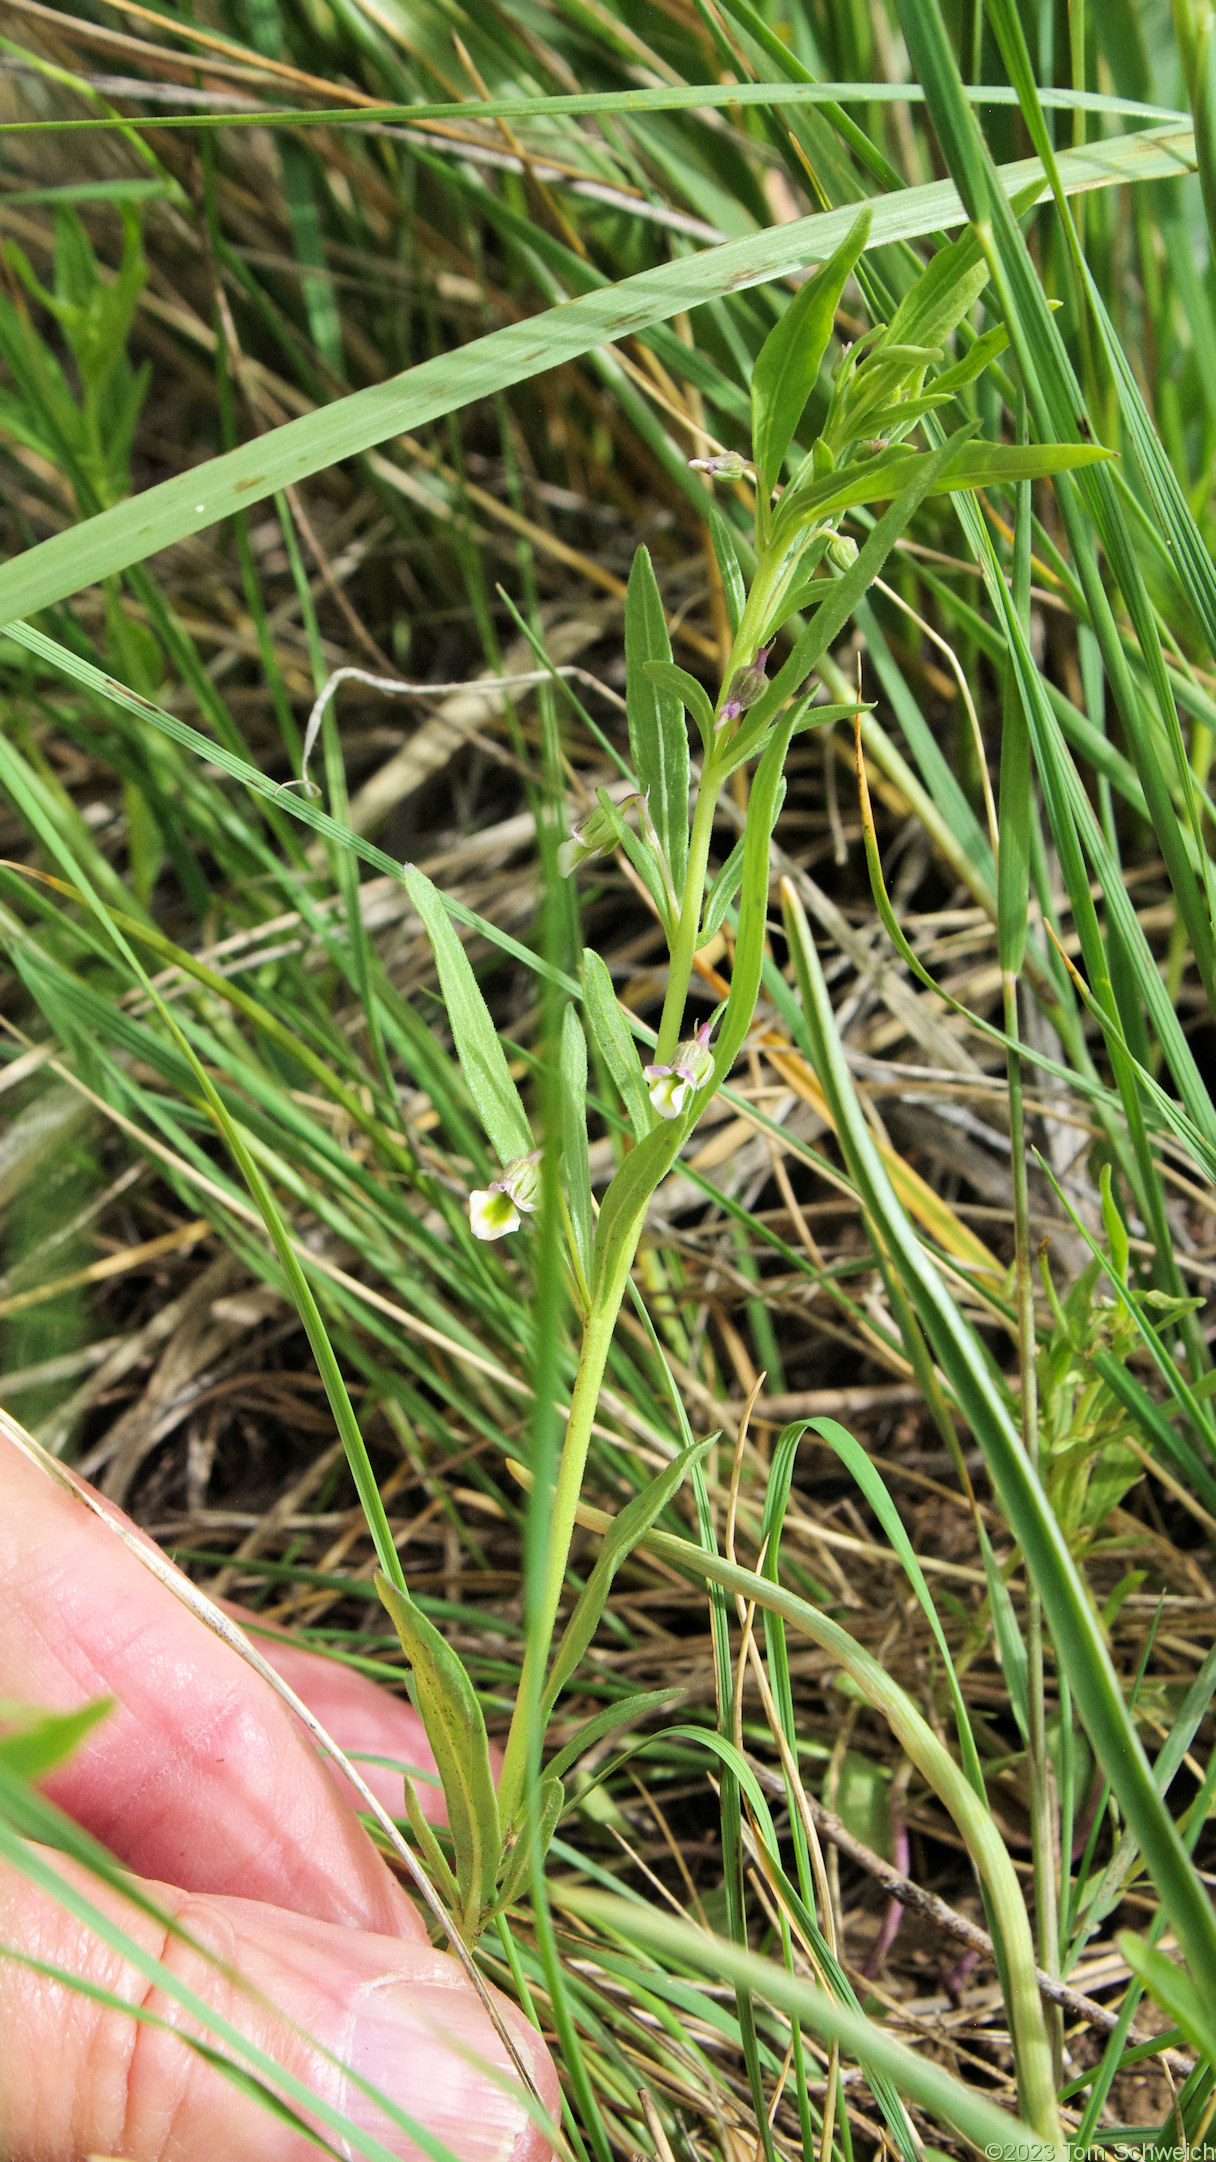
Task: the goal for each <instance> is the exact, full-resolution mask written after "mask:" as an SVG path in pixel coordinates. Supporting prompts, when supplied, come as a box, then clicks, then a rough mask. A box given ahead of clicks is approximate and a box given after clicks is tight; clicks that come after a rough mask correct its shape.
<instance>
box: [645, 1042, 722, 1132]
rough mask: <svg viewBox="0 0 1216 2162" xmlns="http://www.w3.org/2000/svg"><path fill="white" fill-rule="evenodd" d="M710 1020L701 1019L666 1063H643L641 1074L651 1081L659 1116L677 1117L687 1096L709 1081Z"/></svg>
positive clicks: (710, 1070) (712, 1068)
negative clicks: (691, 1034) (695, 1030)
mask: <svg viewBox="0 0 1216 2162" xmlns="http://www.w3.org/2000/svg"><path fill="white" fill-rule="evenodd" d="M712 1027H713V1022H712V1021H703V1022H702V1023H701V1026H700V1028H699V1029H698V1030H697V1033H696V1035H695V1036H693V1037H690V1039H689V1041H688V1042H687V1043H682V1044H678V1045H677V1047H676V1055H675V1057H674V1058H673V1059H672V1061H671V1064H670V1065H669V1066H643V1068H642V1078H643V1080H645V1081H649V1082H650V1084H651V1089H650V1101H651V1103H652V1104H653V1105H654V1108H655V1110H656V1111H657V1112H658V1114H659V1117H660V1118H661V1119H678V1118H679V1117H680V1114H681V1112H682V1111H683V1109H684V1106H685V1104H686V1103H687V1102H688V1099H689V1097H690V1096H691V1095H692V1094H693V1093H694V1092H695V1091H696V1090H697V1089H699V1088H702V1087H703V1086H704V1084H705V1083H706V1082H707V1081H708V1079H709V1077H710V1075H711V1073H712V1072H713V1070H714V1055H713V1052H712V1051H711V1050H710V1048H709V1032H710V1029H711V1028H712Z"/></svg>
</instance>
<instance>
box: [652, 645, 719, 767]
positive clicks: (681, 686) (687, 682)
mask: <svg viewBox="0 0 1216 2162" xmlns="http://www.w3.org/2000/svg"><path fill="white" fill-rule="evenodd" d="M646 673H647V675H648V676H649V677H650V680H651V682H652V683H653V684H654V686H655V688H656V690H660V691H667V692H669V693H670V694H671V695H672V696H673V697H675V698H678V699H679V700H680V702H681V704H682V705H684V706H686V707H687V709H688V711H689V713H691V715H692V717H693V719H694V721H695V722H696V724H697V727H698V728H699V729H700V731H701V741H702V742H703V743H704V745H705V748H706V750H708V749H709V747H710V745H711V744H712V742H713V740H714V708H713V700H712V699H711V698H710V695H709V692H708V691H707V690H706V688H705V686H704V684H703V683H698V682H697V679H696V677H695V676H690V675H689V673H688V670H687V669H686V668H677V667H676V664H675V662H674V661H647V663H646Z"/></svg>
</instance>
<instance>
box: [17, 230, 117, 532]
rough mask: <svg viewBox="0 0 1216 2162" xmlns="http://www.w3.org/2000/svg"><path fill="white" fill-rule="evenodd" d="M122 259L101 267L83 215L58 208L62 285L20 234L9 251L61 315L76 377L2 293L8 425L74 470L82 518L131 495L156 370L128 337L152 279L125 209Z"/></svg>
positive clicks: (34, 291) (31, 287)
mask: <svg viewBox="0 0 1216 2162" xmlns="http://www.w3.org/2000/svg"><path fill="white" fill-rule="evenodd" d="M122 221H123V249H122V261H121V263H120V264H119V267H118V270H117V272H116V273H115V275H114V276H113V277H112V278H109V279H106V278H103V277H102V274H101V268H100V265H99V264H98V261H97V257H96V255H95V253H94V251H93V247H92V244H91V242H90V240H89V237H88V234H87V233H86V231H85V229H84V226H83V224H82V223H81V220H80V218H79V217H78V216H77V214H76V212H75V211H74V210H72V209H70V208H66V207H64V208H59V209H57V210H56V212H55V256H54V273H53V278H54V282H53V285H52V286H51V287H49V288H48V287H47V286H45V285H43V284H42V282H41V280H40V279H39V278H37V277H36V276H35V274H34V272H33V270H32V269H31V267H30V264H29V260H28V258H27V257H26V255H25V253H24V250H23V249H21V248H20V247H19V246H18V244H17V242H16V241H15V240H10V241H9V242H8V243H7V245H6V247H5V251H4V252H5V255H6V258H7V260H8V262H9V264H10V265H11V267H12V269H13V270H14V271H15V273H16V275H17V278H18V279H19V281H20V283H21V285H22V286H23V287H24V288H25V291H26V292H27V293H28V294H29V296H30V298H31V299H32V300H35V301H37V302H38V303H39V304H40V305H41V306H42V307H43V308H45V309H46V311H47V313H48V314H49V315H51V316H53V318H54V320H55V321H56V322H57V323H58V325H59V328H60V331H61V332H62V335H63V339H64V343H65V344H66V346H67V348H68V351H69V353H70V354H71V357H72V361H73V363H74V369H75V376H76V382H75V385H74V386H73V384H72V383H71V381H70V380H69V377H68V375H67V374H66V373H65V371H64V369H63V367H62V366H61V364H60V362H59V361H58V360H57V359H56V357H55V355H54V353H53V352H52V351H51V348H50V346H49V345H48V344H47V342H46V340H45V339H44V338H43V337H42V336H41V334H40V333H39V331H38V329H37V328H36V326H35V324H34V323H33V321H32V319H31V317H30V313H29V310H28V308H26V307H25V306H24V304H23V303H22V301H21V300H20V299H19V298H13V297H12V296H11V295H9V294H7V293H3V294H0V360H3V362H4V364H5V367H6V368H7V370H8V373H9V376H10V379H11V385H12V387H11V388H10V389H6V390H5V391H4V392H3V394H2V395H0V429H3V430H4V431H5V432H6V433H7V434H9V435H11V436H13V437H14V438H15V439H16V441H17V442H19V443H24V444H26V445H28V447H29V448H30V449H31V450H36V451H39V452H40V453H41V454H42V456H43V457H45V458H48V459H49V460H50V462H51V463H52V464H53V465H54V466H56V467H58V468H59V469H60V470H61V471H63V472H65V473H66V474H67V475H68V478H69V479H70V481H71V483H72V489H73V492H74V494H75V496H76V501H77V505H78V507H79V510H80V513H81V516H82V517H87V516H88V515H89V514H90V512H92V511H97V510H104V509H106V508H107V507H108V506H109V505H110V504H112V503H118V502H120V501H121V499H122V497H123V496H125V495H127V494H129V492H130V487H131V444H132V440H133V438H134V434H135V425H136V422H137V421H138V419H139V415H140V410H141V408H142V406H143V402H144V398H145V396H146V394H147V389H148V382H149V378H150V374H151V370H150V368H149V367H148V366H147V364H146V363H145V365H144V366H143V367H141V368H135V367H133V366H132V364H131V361H130V360H129V358H128V356H127V340H128V337H129V335H130V331H131V325H132V322H133V320H134V316H135V310H136V307H137V306H138V303H139V296H140V294H141V292H142V291H143V288H144V284H145V281H146V279H147V274H148V273H147V264H146V263H145V261H144V253H143V246H142V242H141V238H140V227H139V218H138V215H137V213H136V211H135V210H134V209H133V208H132V207H131V206H130V205H129V204H126V205H124V206H123V213H122Z"/></svg>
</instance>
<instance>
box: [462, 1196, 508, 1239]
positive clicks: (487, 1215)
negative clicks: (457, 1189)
mask: <svg viewBox="0 0 1216 2162" xmlns="http://www.w3.org/2000/svg"><path fill="white" fill-rule="evenodd" d="M469 1227H470V1229H471V1231H472V1233H473V1237H474V1238H475V1239H503V1238H505V1237H506V1235H507V1233H508V1231H518V1229H519V1210H518V1209H517V1208H516V1206H515V1203H514V1202H513V1201H512V1199H511V1196H510V1194H507V1193H504V1192H503V1190H502V1187H501V1186H499V1185H494V1186H486V1187H484V1188H481V1189H479V1191H478V1192H476V1193H472V1194H470V1195H469Z"/></svg>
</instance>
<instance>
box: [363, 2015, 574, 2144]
mask: <svg viewBox="0 0 1216 2162" xmlns="http://www.w3.org/2000/svg"><path fill="white" fill-rule="evenodd" d="M512 2037H513V2039H515V2040H516V2046H517V2047H520V2046H521V2045H522V2047H521V2055H522V2056H523V2058H524V2062H525V2063H529V2062H530V2061H531V2059H532V2055H533V2052H532V2050H531V2049H530V2048H529V2047H528V2046H527V2044H526V2043H525V2042H524V2039H523V2037H522V2036H516V2033H515V2023H514V2022H513V2023H512ZM341 2054H342V2057H343V2060H344V2062H345V2063H346V2065H347V2066H348V2067H349V2070H350V2072H352V2073H354V2074H355V2075H356V2078H354V2079H352V2078H349V2077H347V2078H346V2079H344V2081H343V2089H344V2092H343V2097H342V2102H341V2107H342V2109H343V2110H344V2111H345V2113H346V2114H347V2115H348V2116H349V2117H350V2118H351V2119H352V2121H353V2122H354V2123H355V2124H357V2125H358V2127H359V2129H360V2131H363V2132H371V2133H374V2135H375V2137H376V2138H377V2139H378V2140H381V2141H382V2142H383V2144H384V2146H386V2147H387V2148H388V2149H389V2152H390V2153H391V2154H394V2155H400V2156H402V2157H409V2158H411V2162H413V2158H414V2157H419V2158H421V2156H422V2155H423V2152H424V2150H423V2149H422V2148H420V2147H419V2145H418V2142H417V2140H416V2139H413V2138H411V2137H410V2134H409V2132H408V2130H406V2129H404V2128H403V2127H402V2125H401V2124H399V2123H397V2122H395V2121H394V2119H393V2118H392V2117H390V2116H389V2115H388V2114H387V2113H386V2112H385V2111H384V2110H383V2109H381V2108H380V2107H378V2105H377V2104H376V2102H374V2101H373V2099H372V2097H371V2096H370V2095H369V2094H367V2093H365V2092H364V2090H363V2088H362V2087H360V2086H359V2085H358V2081H359V2080H366V2081H367V2083H368V2085H369V2086H371V2087H374V2088H376V2089H377V2090H378V2091H379V2093H381V2094H382V2095H384V2096H385V2097H386V2098H387V2099H388V2100H389V2101H390V2102H393V2103H395V2104H396V2106H397V2108H398V2109H399V2110H400V2111H401V2113H402V2115H403V2116H404V2117H405V2118H407V2119H412V2120H413V2122H414V2124H415V2125H418V2126H421V2127H422V2128H423V2129H424V2130H425V2131H427V2132H429V2133H430V2134H431V2136H432V2138H434V2139H439V2140H442V2141H443V2143H444V2145H445V2146H446V2147H448V2148H450V2150H451V2152H452V2153H453V2155H456V2156H458V2157H459V2162H512V2157H513V2156H514V2154H515V2149H516V2147H517V2145H518V2144H519V2142H520V2140H521V2135H523V2134H525V2133H527V2132H528V2131H529V2130H530V2119H529V2117H528V2113H527V2110H526V2108H525V2107H524V2103H523V2099H522V2094H521V2090H520V2082H519V2074H518V2073H517V2072H516V2071H515V2068H514V2066H513V2065H512V2064H511V2061H510V2058H509V2056H508V2054H507V2051H506V2049H505V2047H504V2045H503V2043H502V2041H501V2039H500V2037H499V2036H498V2034H497V2033H496V2032H495V2029H494V2027H493V2025H492V2023H491V2021H490V2018H489V2015H488V2014H487V2013H486V2012H485V2010H484V2009H483V2008H482V2006H481V2005H480V2004H479V2003H478V2001H477V1999H476V1998H475V1997H474V1996H473V1994H472V1991H471V1990H470V1989H469V1987H468V1984H467V1983H466V1982H464V1981H463V1980H461V1981H460V1982H459V1983H457V1984H456V1985H455V1986H453V1987H451V1988H448V1987H445V1986H444V1985H442V1984H436V1983H431V1982H419V1981H417V1980H415V1979H409V1980H407V1979H404V1978H403V1977H401V1976H400V1975H394V1974H388V1975H384V1976H382V1977H381V1978H380V1979H379V1980H378V1981H374V1982H367V1983H364V1985H363V1986H362V1988H360V1989H359V1990H358V1991H357V1992H356V1994H355V1996H354V1998H353V1999H352V2001H351V2005H350V2017H349V2025H348V2029H347V2043H346V2047H345V2048H344V2049H343V2051H342V2053H341ZM486 2065H491V2066H493V2068H494V2070H495V2072H500V2073H502V2074H503V2075H504V2080H503V2084H502V2085H499V2084H497V2083H496V2082H495V2081H494V2080H491V2079H490V2078H489V2077H488V2076H487V2074H486V2071H485V2070H484V2069H483V2067H484V2066H486ZM526 2145H527V2147H528V2148H529V2149H530V2148H531V2147H532V2145H533V2142H532V2141H531V2140H529V2141H528V2142H527V2143H526ZM535 2149H536V2152H537V2153H538V2154H539V2153H541V2152H545V2151H546V2150H545V2149H544V2147H543V2143H542V2142H541V2141H540V2139H539V2136H537V2138H536V2141H535ZM355 2151H356V2150H354V2149H353V2148H350V2147H349V2146H348V2148H347V2152H348V2154H352V2155H353V2154H354V2153H355Z"/></svg>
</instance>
